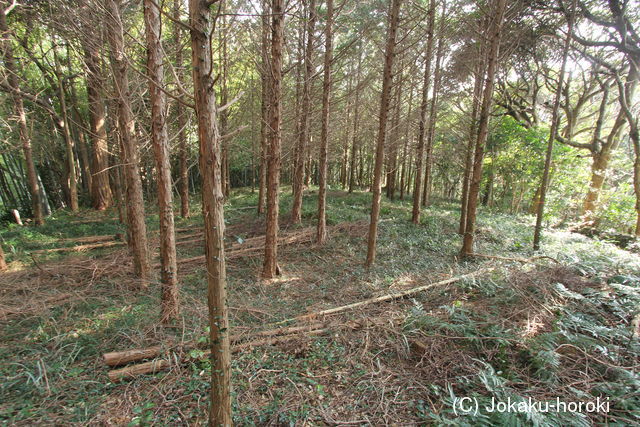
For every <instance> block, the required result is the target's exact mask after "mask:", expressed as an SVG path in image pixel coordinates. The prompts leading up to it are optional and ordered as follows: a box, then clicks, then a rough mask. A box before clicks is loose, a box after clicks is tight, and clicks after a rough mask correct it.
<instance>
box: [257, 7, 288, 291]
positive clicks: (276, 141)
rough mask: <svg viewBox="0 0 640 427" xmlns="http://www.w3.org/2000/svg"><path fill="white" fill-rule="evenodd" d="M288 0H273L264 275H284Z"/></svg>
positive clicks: (271, 276) (268, 277) (267, 276)
mask: <svg viewBox="0 0 640 427" xmlns="http://www.w3.org/2000/svg"><path fill="white" fill-rule="evenodd" d="M283 45H284V0H271V61H270V65H271V73H270V74H271V79H270V82H269V89H270V91H269V111H270V113H269V134H268V140H267V158H266V160H267V183H266V184H267V218H266V233H265V243H264V266H263V269H262V277H264V278H265V279H271V278H273V277H275V276H276V275H278V274H280V268H279V267H278V211H279V206H278V202H279V200H278V199H279V197H278V190H279V186H280V143H281V138H282V137H281V129H280V128H281V126H282V48H283Z"/></svg>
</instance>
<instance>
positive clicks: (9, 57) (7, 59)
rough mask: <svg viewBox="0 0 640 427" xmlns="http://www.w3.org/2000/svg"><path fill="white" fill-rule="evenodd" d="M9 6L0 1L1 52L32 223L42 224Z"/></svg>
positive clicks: (7, 3) (5, 2)
mask: <svg viewBox="0 0 640 427" xmlns="http://www.w3.org/2000/svg"><path fill="white" fill-rule="evenodd" d="M7 6H9V2H8V1H6V0H2V1H0V9H1V10H0V33H1V36H2V50H3V57H4V67H5V69H6V71H7V83H8V84H9V87H10V88H11V91H12V93H11V97H12V98H13V108H14V113H15V115H16V120H17V121H18V131H19V134H20V142H21V144H22V151H23V153H24V160H25V163H26V165H27V182H28V184H29V185H28V188H29V194H30V196H31V206H32V209H33V222H34V223H35V225H42V224H44V216H43V214H42V200H41V197H40V190H39V188H38V176H37V172H36V165H35V162H34V161H33V149H32V148H31V138H30V137H29V130H28V128H27V116H26V114H25V111H24V104H23V101H22V96H20V86H19V84H18V75H17V69H18V66H17V65H16V60H15V58H14V56H13V48H12V46H11V37H12V32H11V31H10V30H9V27H8V26H7V17H6V15H5V13H6V12H5V11H6V10H7Z"/></svg>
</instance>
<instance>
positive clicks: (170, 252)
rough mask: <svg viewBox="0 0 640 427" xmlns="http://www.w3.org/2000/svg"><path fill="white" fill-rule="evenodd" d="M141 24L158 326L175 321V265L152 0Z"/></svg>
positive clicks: (160, 71) (156, 23) (159, 47)
mask: <svg viewBox="0 0 640 427" xmlns="http://www.w3.org/2000/svg"><path fill="white" fill-rule="evenodd" d="M144 22H145V31H146V35H147V75H148V77H149V94H150V98H151V143H152V145H153V151H154V154H155V159H156V171H157V180H158V208H159V218H160V280H161V282H162V312H161V316H160V317H161V321H162V323H169V322H170V321H172V320H177V319H178V313H179V304H178V265H177V256H176V235H175V226H174V220H173V191H172V185H171V163H170V162H169V135H168V133H167V117H166V104H167V101H166V96H165V94H164V92H162V85H163V84H164V66H163V65H162V60H163V56H162V52H163V49H162V43H161V41H160V36H161V29H162V23H161V20H160V10H159V9H158V6H156V3H155V1H154V0H145V1H144Z"/></svg>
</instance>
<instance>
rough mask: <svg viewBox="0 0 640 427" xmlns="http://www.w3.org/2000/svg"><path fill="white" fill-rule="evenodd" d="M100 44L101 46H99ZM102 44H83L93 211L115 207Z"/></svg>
mask: <svg viewBox="0 0 640 427" xmlns="http://www.w3.org/2000/svg"><path fill="white" fill-rule="evenodd" d="M100 44H101V43H100ZM100 44H97V43H92V42H85V43H83V50H84V63H85V66H86V67H87V80H86V84H87V99H88V104H89V122H90V126H91V134H90V137H91V142H92V145H93V150H92V151H91V153H92V166H91V169H92V174H93V178H92V180H91V186H92V189H91V203H92V206H93V208H94V209H96V210H99V211H102V210H105V209H108V208H109V207H111V205H112V204H113V194H112V192H111V186H110V185H109V145H108V142H107V128H106V121H107V117H106V114H105V109H104V103H103V102H104V100H103V94H104V78H103V74H102V67H101V65H100V63H101V59H100Z"/></svg>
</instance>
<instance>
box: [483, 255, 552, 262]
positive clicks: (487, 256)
mask: <svg viewBox="0 0 640 427" xmlns="http://www.w3.org/2000/svg"><path fill="white" fill-rule="evenodd" d="M471 257H479V258H488V259H499V260H503V261H516V262H521V263H523V264H529V263H532V262H534V261H536V260H539V259H550V260H551V261H553V262H555V263H556V264H560V261H558V260H557V259H555V258H553V257H550V256H548V255H538V256H534V257H531V258H512V257H506V256H500V255H485V254H473V255H471Z"/></svg>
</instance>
